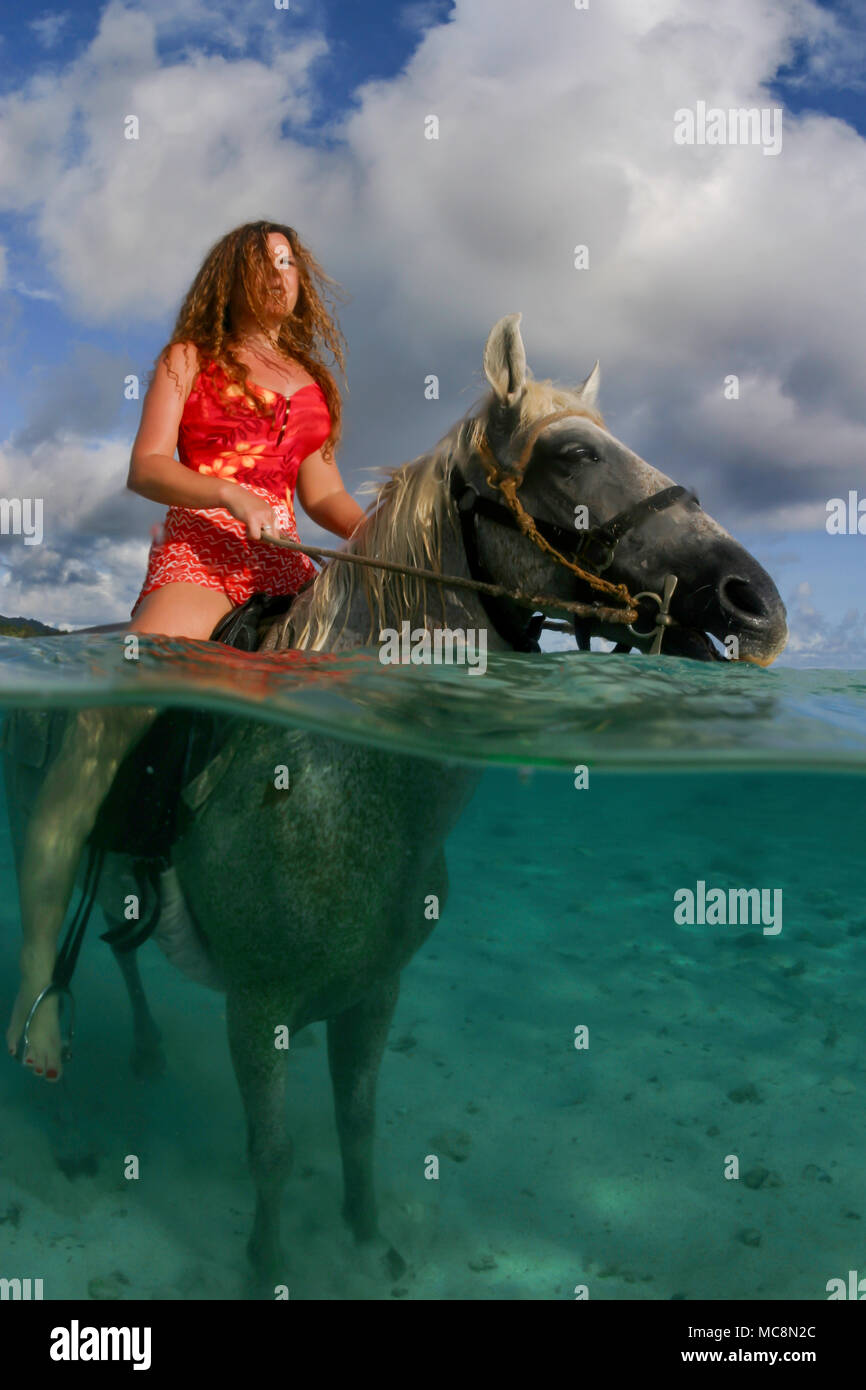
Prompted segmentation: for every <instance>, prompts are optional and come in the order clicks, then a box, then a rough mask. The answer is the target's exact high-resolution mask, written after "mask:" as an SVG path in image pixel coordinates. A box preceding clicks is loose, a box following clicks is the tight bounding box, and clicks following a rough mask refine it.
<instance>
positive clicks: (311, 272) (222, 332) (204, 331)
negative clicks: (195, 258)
mask: <svg viewBox="0 0 866 1390" xmlns="http://www.w3.org/2000/svg"><path fill="white" fill-rule="evenodd" d="M270 232H280V233H282V235H283V236H284V237H285V238H286V240H287V242H288V243H289V246H290V247H291V250H292V254H293V256H294V259H295V262H296V264H297V267H298V300H297V303H296V305H295V307H294V310H293V311H292V312H291V313H288V314H286V316H285V318H284V319H283V321H282V323H281V324H280V327H279V331H278V333H277V336H276V341H275V349H276V351H277V352H278V353H281V354H283V355H284V356H285V357H287V358H292V359H294V360H295V361H296V362H299V363H300V364H301V366H302V367H304V368H305V369H306V371H307V372H309V374H310V376H311V377H312V378H313V380H314V381H317V382H318V383H319V385H320V386H321V388H322V391H323V392H324V395H325V399H326V400H327V402H328V410H329V411H330V414H331V432H330V434H329V435H328V438H327V439H326V440H325V442H324V444H323V445H322V453H323V456H324V457H325V458H326V459H333V457H334V452H335V450H336V448H337V445H338V444H339V441H340V434H341V428H342V415H343V411H342V403H341V400H340V392H339V391H338V389H337V384H336V382H335V380H334V378H333V376H332V374H331V372H330V371H329V370H328V368H327V367H326V365H325V363H324V361H323V351H324V349H327V350H328V351H330V353H331V355H332V357H333V358H334V360H335V362H336V363H337V365H338V366H339V368H340V371H341V373H342V375H343V380H344V382H345V375H346V373H345V357H344V354H345V348H346V340H345V338H344V337H343V334H342V332H341V330H340V328H339V325H338V324H337V321H336V317H335V313H334V310H333V308H332V307H331V306H332V304H333V302H334V301H336V300H339V299H345V298H346V297H347V296H346V295H345V293H344V292H343V291H342V289H341V287H340V286H339V284H338V283H337V281H336V280H332V279H331V277H330V276H329V275H326V274H325V272H324V270H323V269H322V267H321V266H320V265H319V263H318V261H317V260H316V258H315V256H314V255H313V254H312V252H311V251H310V250H309V248H308V247H306V246H305V245H304V243H303V242H302V241H301V239H300V237H299V236H298V233H297V232H296V231H295V229H294V227H288V226H286V225H285V224H284V223H282V222H247V223H245V224H244V225H243V226H242V227H236V228H235V230H234V231H232V232H227V233H226V235H225V236H224V237H221V238H220V240H219V241H217V242H216V243H215V244H214V245H213V246H212V247H211V249H210V250H209V251H208V253H207V255H206V256H205V258H204V260H203V262H202V264H201V268H200V269H199V271H198V274H197V275H196V277H195V279H194V280H193V282H192V285H191V286H190V288H189V290H188V291H187V294H186V297H185V299H184V301H183V303H182V305H181V307H180V312H179V313H178V316H177V321H176V323H175V325H174V330H173V332H172V335H171V338H170V339H169V341H168V342H167V343H166V345H165V347H164V348H163V349H162V351H161V352H160V353H158V354H157V358H156V362H158V361H159V360H160V359H162V360H163V361H164V362H165V363H166V367H167V369H168V370H169V372H171V374H172V375H173V376H175V377H176V373H174V372H172V371H171V366H170V363H169V358H168V354H169V350H170V348H171V347H173V346H174V344H175V343H194V344H195V346H196V347H197V348H198V350H199V353H200V354H201V355H202V356H204V357H208V358H212V359H214V360H215V361H216V362H218V363H219V365H220V366H221V367H222V368H223V370H224V371H225V373H226V375H227V376H228V377H229V379H230V381H231V382H234V383H236V384H237V385H239V386H240V387H241V389H242V391H243V397H238V396H237V394H236V393H235V395H234V399H232V398H228V397H226V396H225V394H224V393H223V394H222V395H221V399H222V400H224V401H225V405H226V409H227V411H229V412H230V413H231V412H232V410H233V408H234V409H236V408H238V406H239V405H240V402H241V400H244V401H246V402H247V403H248V404H249V405H251V406H253V407H254V409H255V410H256V411H257V412H258V413H259V414H261V415H270V414H272V413H273V405H272V404H269V403H268V402H266V401H265V400H264V399H263V398H262V396H261V395H260V394H256V393H255V392H253V391H252V390H251V383H250V372H249V368H248V367H247V366H246V365H245V364H244V363H243V362H241V361H240V359H239V358H238V357H237V355H236V352H235V346H236V344H234V343H233V341H232V334H233V332H234V324H233V322H232V300H233V299H235V298H237V299H239V300H240V303H241V305H243V306H244V308H245V310H246V312H248V313H250V314H252V316H253V317H254V318H255V320H256V322H257V323H258V324H259V326H260V327H261V328H262V329H265V327H266V325H265V323H264V321H263V309H264V306H265V305H266V304H267V303H268V302H269V301H270V300H271V295H272V294H273V272H274V266H273V260H272V258H271V253H270V250H269V248H268V234H269V233H270ZM154 365H156V363H155V364H154Z"/></svg>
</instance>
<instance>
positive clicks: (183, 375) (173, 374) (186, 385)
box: [156, 342, 203, 400]
mask: <svg viewBox="0 0 866 1390" xmlns="http://www.w3.org/2000/svg"><path fill="white" fill-rule="evenodd" d="M202 365H203V358H202V354H201V353H200V351H199V349H198V348H197V346H196V344H195V343H190V342H181V343H170V344H169V345H168V346H167V347H165V348H163V350H162V352H161V353H160V354H159V358H158V359H157V366H156V370H157V373H158V374H161V375H163V376H165V377H167V378H168V379H169V380H170V381H171V382H172V384H173V385H174V387H175V389H176V390H177V389H179V390H180V391H181V392H182V394H183V399H184V400H186V399H187V397H188V396H189V393H190V391H191V390H192V388H193V383H194V382H195V379H196V377H197V376H198V374H199V371H200V370H201V367H202Z"/></svg>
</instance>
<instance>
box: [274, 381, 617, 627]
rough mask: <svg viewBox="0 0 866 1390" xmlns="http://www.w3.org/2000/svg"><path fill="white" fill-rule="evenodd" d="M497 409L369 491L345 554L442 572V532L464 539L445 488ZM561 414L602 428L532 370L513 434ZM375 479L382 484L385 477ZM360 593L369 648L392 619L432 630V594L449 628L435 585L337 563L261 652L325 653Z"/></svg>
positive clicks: (486, 406) (474, 412) (484, 405)
mask: <svg viewBox="0 0 866 1390" xmlns="http://www.w3.org/2000/svg"><path fill="white" fill-rule="evenodd" d="M494 401H495V396H494V394H493V392H492V391H490V392H488V393H487V395H486V396H484V397H483V398H482V399H481V400H480V401H479V402H477V403H476V404H475V405H474V406H472V407H470V410H469V411H468V412H467V414H466V415H464V416H463V418H462V419H460V420H458V421H457V423H456V424H454V425H453V426H452V427H451V429H450V430H449V431H448V433H447V434H445V435H443V437H442V438H441V439H440V440H439V442H438V444H436V445H435V447H434V448H433V449H432V450H431V451H430V452H429V453H427V454H420V455H419V456H418V457H417V458H414V459H412V460H411V461H410V462H409V463H404V464H401V465H400V467H399V468H394V469H389V470H385V481H384V483H380V482H374V483H372V484H366V485H365V490H369V488H370V486H372V487H373V488H375V497H374V499H373V501H372V502H371V503H370V506H369V507H368V508H367V515H366V519H365V521H364V522H363V523H362V525H361V528H360V530H359V531H358V532H357V533H356V535H355V536H354V537H353V538H352V540H351V541H350V542H349V544H348V545H347V546H346V551H347V553H352V554H355V555H370V556H377V557H380V558H382V559H387V560H395V561H397V563H399V564H402V565H412V566H415V567H417V568H419V569H432V570H441V568H442V564H441V557H442V547H443V539H444V531H445V527H446V526H449V525H450V526H451V527H452V528H453V529H454V534H455V535H457V534H459V532H458V529H457V520H456V517H455V515H454V506H453V503H452V500H451V493H450V489H449V488H448V486H447V482H448V479H449V477H450V474H451V470H452V468H453V467H454V466H455V464H460V463H462V462H464V461H465V460H468V459H469V458H471V457H472V456H473V454H475V453H477V452H478V450H479V447H480V445H481V443H482V440H484V438H485V437H486V432H487V424H488V419H489V415H490V411H491V408H492V407H493V405H494ZM559 410H571V411H573V412H574V413H575V414H576V415H584V416H586V417H587V418H589V419H590V420H592V421H593V423H594V424H597V425H599V426H600V427H601V428H602V429H603V428H604V420H603V418H602V416H601V413H600V412H599V411H598V410H595V409H593V408H591V407H588V406H586V405H585V404H582V403H581V399H580V395H579V393H576V392H574V391H571V390H568V389H567V388H565V387H561V386H557V385H556V384H555V383H554V382H551V381H548V380H545V381H536V380H535V379H534V378H533V377H532V375H531V373H530V372H529V370H528V369H527V380H526V386H525V390H524V392H523V395H522V397H521V400H520V412H519V418H518V421H517V424H516V427H515V430H514V433H515V434H518V433H522V432H523V431H524V429H528V428H529V426H531V425H532V424H533V423H534V422H535V421H536V420H538V419H540V418H541V417H542V416H544V415H549V414H552V413H553V412H554V411H559ZM377 471H379V472H380V476H381V472H382V470H377ZM362 490H364V489H362ZM358 588H360V589H361V590H362V591H363V593H364V596H365V598H366V600H367V607H368V611H369V614H370V626H369V630H368V634H367V637H366V641H367V642H368V643H371V642H375V641H376V640H377V638H378V634H379V632H380V630H381V628H382V627H384V626H386V625H387V623H388V621H389V614H390V616H391V618H393V615H394V613H395V611H396V612H402V613H406V614H409V613H412V614H415V615H418V616H419V622H420V624H421V625H422V626H425V627H426V626H428V625H429V622H430V621H431V620H432V618H433V615H432V614H430V613H428V601H429V599H430V597H431V595H432V594H435V595H436V597H437V598H438V601H439V605H440V608H441V610H442V611H441V616H440V621H444V596H443V594H442V591H441V589H440V588H439V586H438V585H432V584H429V583H428V582H427V581H425V580H423V579H417V578H415V577H414V576H412V575H406V574H395V573H394V572H393V571H388V570H379V569H371V568H369V567H367V566H366V565H364V566H362V565H352V564H344V563H342V562H341V561H340V560H332V561H330V563H329V564H328V565H327V567H326V568H325V569H324V570H323V572H322V573H321V574H320V575H319V576H318V578H317V579H316V580H315V582H314V583H313V584H312V585H311V586H310V588H309V589H306V590H305V591H304V593H302V594H301V595H300V596H299V597H298V598H297V599H296V600H295V602H294V604H293V605H292V608H291V610H290V611H289V613H288V614H287V616H286V617H285V618H282V619H280V620H278V622H277V623H275V624H274V625H273V627H272V628H271V629H270V631H269V632H268V635H267V638H266V639H265V643H264V646H265V647H266V648H270V649H274V648H277V647H286V646H290V647H298V648H304V649H306V650H309V651H319V650H321V649H322V648H323V647H324V645H325V643H326V642H327V641H328V640H329V638H330V636H331V634H332V631H333V628H334V624H335V623H336V622H337V619H338V617H339V616H340V614H341V613H342V614H343V617H344V625H345V622H346V620H347V619H348V615H349V611H350V607H351V604H352V600H353V598H354V596H355V594H356V592H357V590H358Z"/></svg>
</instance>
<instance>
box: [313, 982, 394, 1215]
mask: <svg viewBox="0 0 866 1390" xmlns="http://www.w3.org/2000/svg"><path fill="white" fill-rule="evenodd" d="M399 990H400V976H399V975H391V976H389V977H388V978H387V979H385V980H383V981H382V983H381V984H379V985H377V986H376V988H375V989H373V990H371V991H370V993H369V994H368V995H366V996H365V998H364V999H362V1000H361V1002H360V1003H359V1004H356V1005H355V1006H354V1008H351V1009H347V1010H346V1012H345V1013H342V1014H338V1015H337V1016H336V1018H330V1019H328V1063H329V1065H330V1069H331V1081H332V1083H333V1086H334V1109H335V1113H336V1118H337V1132H338V1134H339V1136H340V1151H341V1153H342V1156H343V1192H344V1196H343V1219H344V1220H345V1221H346V1222H347V1223H348V1225H349V1226H350V1228H351V1230H352V1232H353V1234H354V1236H355V1239H356V1240H358V1241H368V1240H373V1239H374V1238H375V1237H376V1236H378V1235H379V1229H378V1225H377V1218H376V1196H375V1191H374V1186H373V1130H374V1125H375V1111H376V1081H377V1079H378V1075H379V1064H380V1062H381V1060H382V1054H383V1052H384V1051H385V1042H386V1039H387V1037H388V1029H389V1027H390V1025H391V1019H392V1017H393V1014H394V1009H395V1007H396V1004H397V995H398V993H399Z"/></svg>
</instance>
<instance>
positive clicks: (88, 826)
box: [6, 584, 232, 1081]
mask: <svg viewBox="0 0 866 1390" xmlns="http://www.w3.org/2000/svg"><path fill="white" fill-rule="evenodd" d="M231 607H232V604H231V602H230V600H229V599H228V598H227V596H226V595H225V594H224V593H223V592H222V591H221V590H218V589H206V588H204V587H202V586H201V585H200V584H166V585H164V586H163V587H162V588H160V589H155V590H153V591H152V592H151V593H150V594H148V595H147V596H146V597H145V598H144V599H142V601H141V603H139V605H138V607H137V608H136V610H135V613H134V615H133V618H132V620H131V622H130V625H129V631H130V632H140V633H152V634H161V635H162V636H165V637H194V638H200V639H203V640H204V639H207V638H208V637H210V635H211V632H212V631H213V629H214V627H215V626H216V624H217V623H218V622H219V620H220V618H222V617H224V616H225V614H226V613H228V612H229V611H230V610H231ZM155 716H156V711H155V710H154V709H152V708H139V707H136V706H116V705H115V706H112V707H110V708H107V709H87V710H81V711H79V713H78V714H76V715H75V716H74V717H72V718H70V720H69V721H68V723H67V726H66V732H65V734H64V736H63V742H62V744H61V747H60V751H59V753H58V755H57V757H56V758H55V760H54V762H53V763H52V764H51V767H50V768H49V770H48V772H47V774H46V777H45V780H44V782H43V783H42V786H41V788H40V790H39V795H38V797H37V799H36V803H35V805H34V807H33V812H32V814H31V816H30V819H29V821H28V823H27V832H26V836H25V842H24V849H23V853H22V857H21V866H20V872H19V882H18V893H19V898H20V902H21V928H22V936H23V940H22V945H21V988H20V990H19V993H18V998H17V999H16V1001H15V1006H14V1008H13V1011H12V1018H11V1021H10V1024H9V1028H8V1029H7V1032H6V1042H7V1045H8V1048H9V1051H10V1053H11V1054H12V1055H13V1056H14V1055H15V1052H16V1051H17V1048H18V1043H19V1041H20V1038H21V1035H22V1033H23V1031H24V1024H25V1022H26V1019H27V1015H28V1013H29V1012H30V1009H31V1008H32V1006H33V1001H34V1000H35V999H36V996H37V995H38V994H40V993H41V992H42V990H43V989H44V988H45V987H46V985H48V984H50V983H51V976H52V974H53V972H54V963H55V960H56V957H57V938H58V936H59V934H60V928H61V926H62V924H63V918H64V917H65V915H66V909H67V907H68V905H69V899H70V897H71V896H72V890H73V888H74V886H75V877H76V873H77V870H78V863H79V860H80V858H81V851H82V849H83V847H84V842H85V840H86V839H87V836H88V835H89V834H90V831H91V830H92V828H93V824H94V821H95V820H96V817H97V814H98V812H99V808H100V806H101V805H102V802H103V799H104V797H105V795H106V793H107V791H108V789H109V787H110V786H111V783H112V781H113V779H114V775H115V773H116V772H117V769H118V767H119V766H120V763H121V762H122V760H123V758H124V757H125V755H126V754H127V752H128V751H129V749H130V748H131V747H132V746H133V745H134V744H135V743H137V741H138V740H139V739H140V738H141V737H142V735H143V734H144V733H145V732H146V730H147V729H149V728H150V725H151V724H152V722H153V720H154V718H155ZM28 1038H29V1046H28V1049H27V1053H26V1055H25V1056H24V1058H23V1061H24V1064H25V1066H28V1067H30V1068H31V1070H32V1071H33V1072H35V1073H36V1074H37V1075H40V1076H41V1075H44V1076H46V1077H47V1079H48V1080H50V1081H56V1080H57V1079H58V1077H59V1076H60V1073H61V1064H60V1028H59V1021H58V1005H57V997H56V995H49V996H48V998H47V999H45V1000H43V1002H42V1003H41V1004H40V1006H39V1008H38V1009H37V1011H36V1013H35V1014H34V1016H33V1021H32V1023H31V1025H30V1030H29V1034H28Z"/></svg>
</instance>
